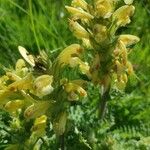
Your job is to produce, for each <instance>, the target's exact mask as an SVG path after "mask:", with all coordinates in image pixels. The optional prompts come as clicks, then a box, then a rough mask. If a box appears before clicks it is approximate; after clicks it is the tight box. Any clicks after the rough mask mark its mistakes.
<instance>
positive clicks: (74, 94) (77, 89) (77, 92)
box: [64, 82, 87, 101]
mask: <svg viewBox="0 0 150 150" xmlns="http://www.w3.org/2000/svg"><path fill="white" fill-rule="evenodd" d="M64 90H65V91H66V92H67V93H68V94H69V97H68V98H69V100H71V101H74V100H78V99H79V97H78V96H81V97H86V96H87V93H86V91H85V90H84V89H83V88H82V87H81V86H80V85H78V84H75V83H72V82H69V83H66V84H65V85H64Z"/></svg>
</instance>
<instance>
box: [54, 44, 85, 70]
mask: <svg viewBox="0 0 150 150" xmlns="http://www.w3.org/2000/svg"><path fill="white" fill-rule="evenodd" d="M82 52H83V49H82V48H81V46H80V45H79V44H72V45H70V46H68V47H66V48H65V49H64V50H63V51H62V52H61V53H60V54H59V55H58V57H57V59H56V62H58V64H59V65H62V66H63V65H65V64H69V62H70V58H71V57H75V56H79V55H80V54H81V53H82ZM55 69H56V68H55Z"/></svg>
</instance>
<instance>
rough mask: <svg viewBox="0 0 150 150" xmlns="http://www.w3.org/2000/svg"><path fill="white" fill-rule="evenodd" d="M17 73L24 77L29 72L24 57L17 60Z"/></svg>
mask: <svg viewBox="0 0 150 150" xmlns="http://www.w3.org/2000/svg"><path fill="white" fill-rule="evenodd" d="M15 73H16V74H17V75H18V76H20V77H24V76H25V75H26V74H27V73H28V68H27V67H26V64H25V61H24V60H23V59H19V60H18V61H17V63H16V67H15Z"/></svg>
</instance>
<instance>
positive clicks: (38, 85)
mask: <svg viewBox="0 0 150 150" xmlns="http://www.w3.org/2000/svg"><path fill="white" fill-rule="evenodd" d="M52 82H53V76H49V75H42V76H39V77H37V78H36V79H35V81H34V83H33V90H34V93H35V95H37V96H39V97H43V96H45V95H48V94H50V93H51V92H52V91H53V87H52V86H51V84H52Z"/></svg>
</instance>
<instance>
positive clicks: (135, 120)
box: [0, 0, 150, 150]
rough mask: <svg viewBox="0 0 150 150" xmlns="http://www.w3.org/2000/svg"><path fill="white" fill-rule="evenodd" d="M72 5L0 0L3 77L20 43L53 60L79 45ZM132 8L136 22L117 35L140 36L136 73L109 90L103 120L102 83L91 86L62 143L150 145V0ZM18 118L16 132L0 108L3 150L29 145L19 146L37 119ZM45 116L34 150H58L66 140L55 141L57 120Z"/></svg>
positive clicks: (144, 148) (117, 147)
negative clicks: (70, 21)
mask: <svg viewBox="0 0 150 150" xmlns="http://www.w3.org/2000/svg"><path fill="white" fill-rule="evenodd" d="M70 3H71V0H64V1H63V0H59V1H56V0H49V1H48V0H24V1H22V0H0V52H1V55H0V66H1V69H0V72H1V75H3V74H4V71H8V69H7V68H14V67H15V64H16V62H17V60H18V58H20V54H19V52H18V46H19V45H21V46H23V47H25V48H26V49H27V50H28V51H29V52H30V54H34V55H38V54H39V51H40V50H41V49H42V50H45V51H46V53H47V55H48V58H49V59H50V60H51V61H52V62H53V61H54V60H55V59H56V57H57V56H58V55H59V53H60V52H61V51H62V50H63V49H64V48H66V47H67V46H69V45H71V44H73V43H81V41H78V40H77V39H76V38H74V36H73V34H72V32H70V30H69V25H68V18H69V14H68V12H67V11H66V9H65V5H70ZM120 3H123V2H122V1H121V2H120ZM134 6H135V8H136V10H135V14H134V16H133V17H132V19H131V20H132V22H131V23H130V24H129V25H128V26H126V27H121V28H120V29H119V30H118V31H117V33H118V35H120V34H123V33H124V34H133V35H136V36H138V37H139V38H140V42H139V43H138V44H136V45H135V46H134V48H133V51H132V52H131V53H130V54H129V60H131V62H132V64H133V68H134V72H135V74H136V76H130V77H129V80H128V82H127V85H126V88H125V90H124V91H119V90H116V89H113V90H111V92H110V99H111V100H109V101H108V105H107V110H106V113H105V116H104V119H103V120H100V119H99V118H98V117H97V116H98V115H97V114H98V112H97V108H96V107H97V105H98V104H99V87H98V86H94V85H93V84H88V87H87V89H86V91H87V93H88V96H87V97H86V98H84V99H83V100H79V101H77V102H73V103H71V106H70V105H69V106H70V107H69V110H68V112H69V114H70V115H69V117H68V118H69V120H68V121H67V127H66V129H67V131H65V134H64V136H65V138H64V141H63V144H64V145H65V148H66V149H67V150H76V149H80V150H88V149H94V150H149V149H150V57H149V56H150V46H149V45H150V28H149V26H150V18H149V16H150V0H142V1H139V0H134ZM84 57H85V59H87V58H88V56H84ZM5 67H6V68H5ZM77 69H78V68H77ZM11 70H12V69H11ZM64 70H65V71H64V72H63V75H62V77H64V76H66V75H67V74H71V75H70V78H71V79H72V78H73V76H74V72H70V69H68V68H67V67H66V68H65V69H64ZM34 73H35V72H34ZM36 73H37V72H36ZM82 78H85V76H82ZM8 84H10V83H8ZM1 88H2V87H0V90H1ZM57 90H58V89H57ZM56 92H57V91H56ZM32 96H33V95H32ZM14 97H15V96H14ZM33 97H34V96H33ZM55 97H57V95H55ZM0 101H1V99H0ZM67 106H68V104H67ZM56 112H57V111H56ZM53 113H55V111H54V112H53ZM20 117H21V119H22V120H21V125H22V126H21V130H14V129H13V130H12V126H13V128H15V127H16V126H17V121H16V120H15V121H13V123H14V122H15V123H14V124H12V123H11V122H12V120H13V117H12V116H10V115H9V114H8V113H7V112H5V111H3V110H1V111H0V149H2V150H3V149H6V150H7V149H9V150H13V149H14V150H23V149H28V148H26V147H24V148H22V147H17V145H15V144H16V143H17V144H18V143H19V144H20V145H21V144H22V145H23V144H26V143H23V141H26V139H28V138H29V137H30V134H32V133H31V132H32V131H31V127H32V125H33V121H34V120H32V119H31V120H30V121H27V122H26V121H24V118H23V116H20ZM47 120H48V121H47V127H46V135H45V136H44V137H40V136H42V133H41V132H40V133H39V134H41V135H39V136H37V139H38V138H40V140H39V141H38V144H37V145H36V146H37V147H34V144H33V143H32V145H33V147H34V148H33V147H32V148H31V149H36V148H37V149H38V146H39V145H40V146H39V147H40V148H39V149H42V150H48V149H52V150H55V149H58V147H59V145H61V144H60V143H61V142H62V141H61V140H57V137H56V136H55V134H54V131H53V129H52V123H53V121H51V120H50V121H49V118H48V119H47ZM44 125H45V124H44ZM34 126H36V125H35V123H34ZM55 133H56V130H55ZM32 142H33V141H32ZM34 142H35V141H34ZM12 144H13V147H12ZM8 146H10V147H9V148H8ZM17 148H18V149H17Z"/></svg>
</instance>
